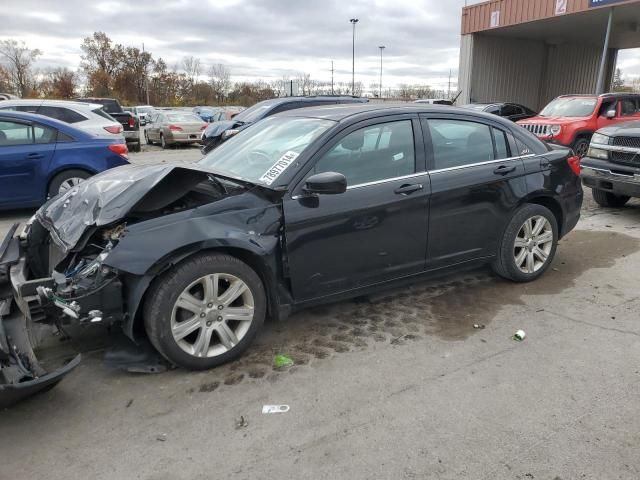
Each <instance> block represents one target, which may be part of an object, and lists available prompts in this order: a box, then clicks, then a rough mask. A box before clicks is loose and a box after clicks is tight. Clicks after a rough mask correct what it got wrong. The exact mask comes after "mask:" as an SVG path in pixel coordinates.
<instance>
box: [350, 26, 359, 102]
mask: <svg viewBox="0 0 640 480" xmlns="http://www.w3.org/2000/svg"><path fill="white" fill-rule="evenodd" d="M349 21H350V22H351V24H352V25H353V43H352V44H351V95H354V94H355V91H356V23H358V19H357V18H352V19H351V20H349Z"/></svg>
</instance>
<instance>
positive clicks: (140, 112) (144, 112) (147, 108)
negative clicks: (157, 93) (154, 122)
mask: <svg viewBox="0 0 640 480" xmlns="http://www.w3.org/2000/svg"><path fill="white" fill-rule="evenodd" d="M151 112H153V107H152V106H151V105H138V106H137V107H131V113H133V114H134V115H135V116H136V117H138V120H139V121H140V125H146V124H147V121H148V119H149V115H151Z"/></svg>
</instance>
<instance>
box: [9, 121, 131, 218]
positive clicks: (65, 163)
mask: <svg viewBox="0 0 640 480" xmlns="http://www.w3.org/2000/svg"><path fill="white" fill-rule="evenodd" d="M127 154H128V150H127V145H126V144H125V143H124V139H122V140H118V139H117V138H113V137H99V136H95V135H93V134H90V133H86V132H84V131H82V130H79V129H77V128H74V127H72V126H71V125H69V124H67V123H63V122H60V121H58V120H55V119H53V118H49V117H44V116H42V115H36V114H33V113H23V112H10V111H6V112H5V111H3V112H2V113H0V209H11V208H29V207H37V206H40V205H42V204H43V203H44V202H45V201H46V200H47V198H49V197H54V196H56V195H58V193H61V192H64V191H66V190H68V189H69V188H72V187H73V186H75V185H77V184H78V183H80V182H81V181H82V180H84V179H86V178H89V177H90V176H91V175H95V174H96V173H100V172H103V171H105V170H108V169H109V168H113V167H118V166H120V165H127V164H128V163H129V162H128V160H127Z"/></svg>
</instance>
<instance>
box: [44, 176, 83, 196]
mask: <svg viewBox="0 0 640 480" xmlns="http://www.w3.org/2000/svg"><path fill="white" fill-rule="evenodd" d="M90 176H91V174H90V173H89V172H85V171H84V170H65V171H64V172H60V173H59V174H57V175H56V176H55V177H53V180H51V183H49V191H48V192H47V195H48V198H52V197H55V196H56V195H58V194H60V193H64V192H66V191H67V190H70V189H72V188H73V187H75V186H76V185H78V184H79V183H81V182H82V181H83V180H86V179H87V178H89V177H90Z"/></svg>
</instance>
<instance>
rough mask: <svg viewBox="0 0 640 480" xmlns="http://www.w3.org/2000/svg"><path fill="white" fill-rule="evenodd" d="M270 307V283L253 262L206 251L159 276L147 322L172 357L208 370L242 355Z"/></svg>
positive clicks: (156, 341)
mask: <svg viewBox="0 0 640 480" xmlns="http://www.w3.org/2000/svg"><path fill="white" fill-rule="evenodd" d="M220 292H222V293H220ZM229 292H231V293H229ZM238 292H241V293H238ZM225 295H226V297H225ZM266 311H267V299H266V294H265V290H264V286H263V284H262V281H261V280H260V277H259V276H258V275H257V274H256V272H255V271H254V270H253V269H252V268H251V267H249V266H248V265H247V264H245V263H244V262H242V261H240V260H239V259H237V258H235V257H232V256H230V255H225V254H219V253H202V254H199V255H196V256H194V257H192V258H190V259H187V260H185V261H184V262H182V263H180V264H178V265H176V266H175V267H174V268H172V269H171V270H169V271H168V272H166V273H165V274H164V275H162V276H161V277H159V278H157V279H156V280H155V281H154V283H153V284H152V286H151V288H150V290H149V293H148V295H147V300H146V302H145V305H144V324H145V329H146V331H147V335H148V336H149V340H150V341H151V343H152V344H153V346H154V347H155V348H156V349H157V350H158V351H159V352H160V353H161V354H162V355H163V356H164V357H165V358H166V359H167V360H169V361H170V362H172V363H174V364H175V365H178V366H181V367H184V368H187V369H190V370H205V369H208V368H213V367H216V366H218V365H221V364H223V363H226V362H228V361H230V360H233V359H234V358H236V357H238V356H239V355H240V354H242V352H244V351H245V350H246V349H247V347H249V345H250V344H251V342H252V341H253V339H254V338H255V336H256V334H257V333H258V331H259V330H260V328H261V327H262V325H263V323H264V318H265V315H266ZM239 317H241V319H240V318H239Z"/></svg>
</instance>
